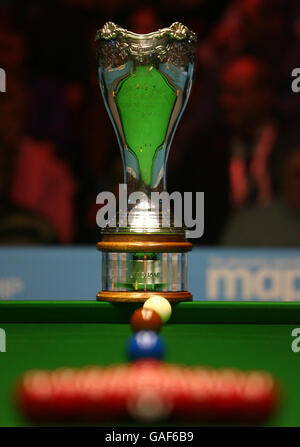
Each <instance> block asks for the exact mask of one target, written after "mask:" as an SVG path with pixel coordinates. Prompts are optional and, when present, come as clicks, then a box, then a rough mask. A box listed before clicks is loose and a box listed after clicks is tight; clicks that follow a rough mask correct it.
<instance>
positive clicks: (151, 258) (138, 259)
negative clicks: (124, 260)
mask: <svg viewBox="0 0 300 447" xmlns="http://www.w3.org/2000/svg"><path fill="white" fill-rule="evenodd" d="M128 267H129V271H130V273H129V276H128V279H129V281H127V282H123V283H117V284H116V287H121V288H125V289H126V291H132V292H133V291H157V292H158V291H161V290H163V288H164V287H165V286H166V284H165V283H162V282H160V278H161V272H160V269H161V263H160V261H159V260H158V257H157V254H156V253H133V260H132V261H131V262H130V263H128Z"/></svg>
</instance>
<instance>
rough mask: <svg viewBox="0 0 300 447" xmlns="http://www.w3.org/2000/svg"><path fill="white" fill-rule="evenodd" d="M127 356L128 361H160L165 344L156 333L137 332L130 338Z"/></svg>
mask: <svg viewBox="0 0 300 447" xmlns="http://www.w3.org/2000/svg"><path fill="white" fill-rule="evenodd" d="M127 354H128V357H129V359H130V360H138V359H143V358H154V359H161V358H162V357H163V356H164V354H165V344H164V342H163V341H162V339H161V337H160V336H159V335H158V334H157V333H156V332H153V331H139V332H136V333H135V334H134V335H132V336H131V337H130V339H129V341H128V345H127Z"/></svg>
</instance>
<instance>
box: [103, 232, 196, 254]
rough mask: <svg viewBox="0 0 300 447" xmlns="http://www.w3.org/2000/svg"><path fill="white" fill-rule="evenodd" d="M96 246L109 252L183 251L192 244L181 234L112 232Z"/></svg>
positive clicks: (189, 248)
mask: <svg viewBox="0 0 300 447" xmlns="http://www.w3.org/2000/svg"><path fill="white" fill-rule="evenodd" d="M97 248H98V250H102V251H109V252H135V253H136V252H137V253H138V252H149V253H152V252H154V253H157V252H163V253H164V252H166V253H169V252H173V253H174V252H175V253H176V252H177V253H184V252H187V251H190V250H191V249H192V244H191V242H187V240H186V239H185V237H184V236H181V235H163V234H162V235H148V234H138V235H136V234H134V235H124V234H120V235H119V234H113V235H105V236H104V237H103V240H102V241H101V242H98V244H97Z"/></svg>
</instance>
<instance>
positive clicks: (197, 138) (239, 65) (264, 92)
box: [168, 56, 277, 244]
mask: <svg viewBox="0 0 300 447" xmlns="http://www.w3.org/2000/svg"><path fill="white" fill-rule="evenodd" d="M219 83H220V88H219V90H218V91H219V104H220V111H221V112H222V114H221V116H220V117H219V120H218V121H217V120H215V122H214V123H213V124H212V126H211V127H210V128H208V132H203V131H202V129H201V128H200V130H197V129H195V130H194V131H193V132H192V133H191V134H190V135H189V136H188V138H187V139H186V141H185V143H184V147H185V148H186V150H182V151H181V154H182V155H183V157H184V159H182V160H181V163H180V166H179V167H178V168H177V170H174V171H173V172H170V176H169V177H170V178H169V182H168V184H169V190H176V189H178V188H179V189H180V190H181V191H204V193H205V234H204V236H203V238H202V239H201V240H199V241H196V242H199V243H204V244H215V243H217V241H218V238H219V235H220V230H221V229H222V227H223V225H224V224H225V222H226V219H227V217H228V216H229V214H230V212H231V210H234V209H238V208H240V207H243V206H245V205H246V204H250V203H252V204H254V203H267V202H268V201H270V200H271V198H272V194H273V191H272V185H271V179H270V163H269V161H270V155H271V153H272V150H273V147H274V144H275V142H276V135H277V123H276V120H275V117H274V114H273V112H274V110H273V96H274V92H273V84H272V83H271V82H270V76H269V73H268V68H267V67H266V66H265V65H264V64H263V63H262V62H260V61H259V60H257V59H255V58H253V57H250V56H249V57H246V56H244V57H241V58H238V59H236V60H234V61H232V62H230V63H229V64H228V65H227V66H226V67H225V68H224V69H223V70H222V73H221V76H220V79H219ZM182 149H183V148H182Z"/></svg>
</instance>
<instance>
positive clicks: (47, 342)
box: [0, 301, 300, 426]
mask: <svg viewBox="0 0 300 447" xmlns="http://www.w3.org/2000/svg"><path fill="white" fill-rule="evenodd" d="M140 305H141V304H138V303H137V304H135V303H121V304H120V303H108V302H96V301H95V302H94V301H1V302H0V328H2V329H4V330H5V332H6V352H0V379H1V380H0V426H24V425H27V424H28V422H27V421H26V419H24V417H23V416H22V414H20V412H19V411H18V410H17V409H16V406H15V403H14V400H13V399H12V395H13V393H12V392H13V389H14V384H15V383H16V381H17V379H18V378H19V377H20V375H21V374H22V373H24V372H26V371H27V370H28V369H32V368H45V369H54V368H58V367H65V366H68V367H81V366H86V365H92V364H94V365H95V364H103V365H109V364H112V363H121V362H125V361H126V357H125V344H126V341H127V338H128V337H129V335H130V334H131V329H130V325H129V319H130V316H131V314H132V312H133V311H134V309H136V308H137V307H140ZM298 326H299V327H300V303H297V302H254V301H253V302H242V301H226V302H225V301H210V302H208V301H194V302H186V303H178V304H175V305H173V313H172V316H171V319H170V321H169V322H168V323H167V324H166V325H164V326H163V329H162V332H161V334H162V336H163V337H164V339H165V341H166V345H167V355H166V359H165V360H166V361H167V362H173V363H181V364H185V365H208V366H212V367H229V368H232V367H234V368H239V369H242V370H253V369H264V370H267V371H269V372H270V373H272V374H274V376H275V377H276V378H277V379H278V381H279V383H280V384H281V388H282V404H281V406H280V409H279V411H278V412H277V413H276V414H275V415H274V417H273V418H272V419H271V420H270V422H269V423H268V424H269V425H271V426H300V386H299V381H300V380H299V372H300V352H299V353H294V352H293V351H292V349H291V344H292V341H293V340H294V338H293V337H292V336H291V333H292V330H293V329H294V328H295V327H298Z"/></svg>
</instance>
